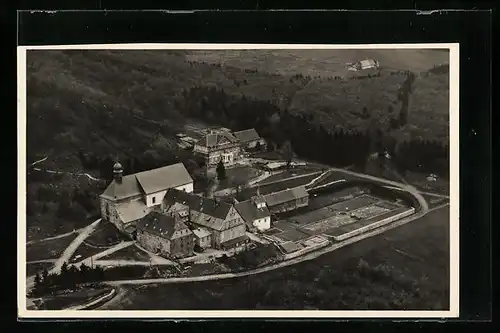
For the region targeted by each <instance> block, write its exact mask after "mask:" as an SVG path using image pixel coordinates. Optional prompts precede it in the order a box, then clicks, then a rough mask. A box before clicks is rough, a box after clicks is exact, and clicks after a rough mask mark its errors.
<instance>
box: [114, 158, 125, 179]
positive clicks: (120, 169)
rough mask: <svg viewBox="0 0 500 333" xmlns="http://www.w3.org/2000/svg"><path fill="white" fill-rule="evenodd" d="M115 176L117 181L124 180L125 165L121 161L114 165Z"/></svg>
mask: <svg viewBox="0 0 500 333" xmlns="http://www.w3.org/2000/svg"><path fill="white" fill-rule="evenodd" d="M113 178H114V179H115V181H116V182H117V183H121V182H122V178H123V167H122V165H121V164H120V162H116V163H115V165H113Z"/></svg>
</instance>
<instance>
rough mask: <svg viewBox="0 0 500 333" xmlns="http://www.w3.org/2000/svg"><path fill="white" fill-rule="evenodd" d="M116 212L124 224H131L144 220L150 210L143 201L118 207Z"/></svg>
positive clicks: (125, 203) (133, 201) (134, 201)
mask: <svg viewBox="0 0 500 333" xmlns="http://www.w3.org/2000/svg"><path fill="white" fill-rule="evenodd" d="M116 211H117V213H118V216H119V217H120V220H121V221H122V222H123V223H129V222H133V221H137V220H139V219H141V218H143V217H144V216H146V215H147V214H148V213H149V212H150V209H149V208H148V207H147V206H146V204H144V202H142V201H141V200H132V201H127V202H124V203H122V204H119V205H117V206H116Z"/></svg>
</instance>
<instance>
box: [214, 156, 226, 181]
mask: <svg viewBox="0 0 500 333" xmlns="http://www.w3.org/2000/svg"><path fill="white" fill-rule="evenodd" d="M215 171H216V172H217V178H218V179H219V180H223V179H226V167H225V166H224V163H222V159H221V160H220V161H219V163H218V164H217V168H216V169H215Z"/></svg>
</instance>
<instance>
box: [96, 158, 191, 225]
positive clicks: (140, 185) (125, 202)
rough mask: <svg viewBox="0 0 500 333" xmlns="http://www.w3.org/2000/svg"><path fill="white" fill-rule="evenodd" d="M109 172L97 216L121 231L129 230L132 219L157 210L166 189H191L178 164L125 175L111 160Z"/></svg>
mask: <svg viewBox="0 0 500 333" xmlns="http://www.w3.org/2000/svg"><path fill="white" fill-rule="evenodd" d="M113 174H114V179H113V181H112V182H111V183H110V184H109V185H108V187H107V188H106V190H104V192H103V193H102V194H101V195H100V197H99V199H100V209H101V217H102V219H103V220H106V221H110V222H111V223H113V224H114V225H115V226H116V227H117V228H118V229H119V230H121V231H123V232H131V231H132V230H133V228H131V226H133V224H134V222H136V221H138V220H139V219H141V218H143V217H144V216H146V215H147V214H149V213H150V212H151V211H153V210H155V209H158V207H159V206H160V205H161V203H162V201H163V198H164V196H165V194H166V193H167V190H168V189H171V188H174V189H177V190H180V191H185V192H188V193H190V192H192V191H193V184H194V182H193V179H192V178H191V176H190V175H189V172H188V171H187V169H186V168H185V166H184V164H182V163H177V164H173V165H169V166H165V167H162V168H158V169H153V170H149V171H144V172H139V173H135V174H131V175H127V176H123V167H122V165H121V164H120V163H115V165H114V166H113Z"/></svg>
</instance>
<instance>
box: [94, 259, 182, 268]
mask: <svg viewBox="0 0 500 333" xmlns="http://www.w3.org/2000/svg"><path fill="white" fill-rule="evenodd" d="M94 265H99V266H113V267H116V266H153V265H154V266H174V265H173V263H172V262H167V263H165V262H163V263H154V264H153V263H152V262H151V261H135V260H125V259H123V260H122V259H117V260H96V261H94Z"/></svg>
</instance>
